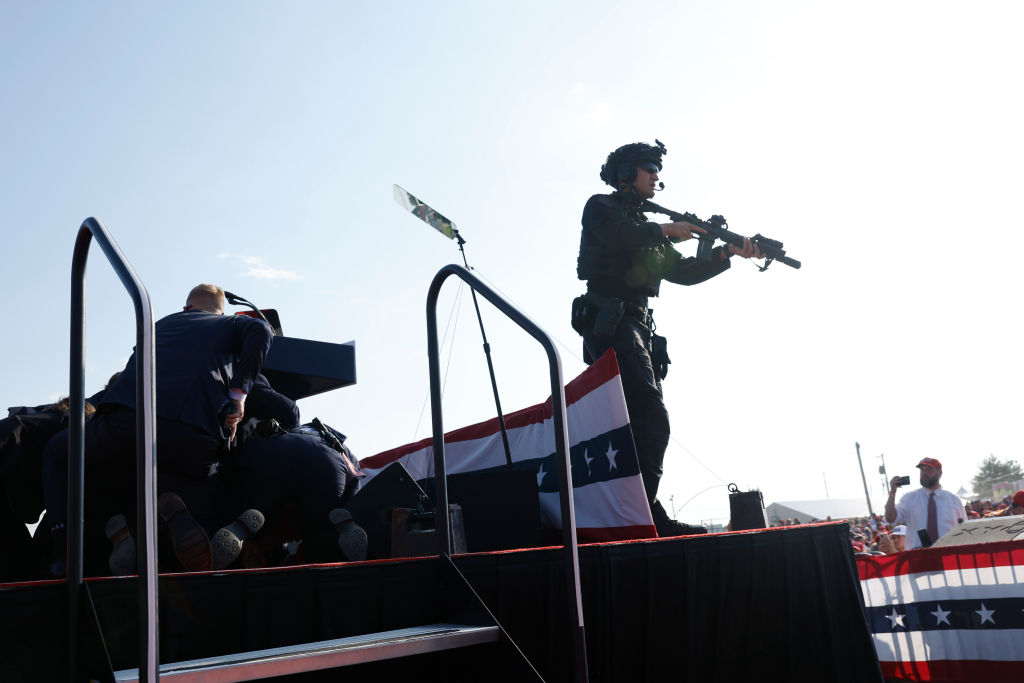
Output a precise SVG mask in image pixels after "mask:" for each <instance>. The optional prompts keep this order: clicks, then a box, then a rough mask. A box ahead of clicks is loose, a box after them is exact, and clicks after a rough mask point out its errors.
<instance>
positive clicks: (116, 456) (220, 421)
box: [44, 310, 273, 524]
mask: <svg viewBox="0 0 1024 683" xmlns="http://www.w3.org/2000/svg"><path fill="white" fill-rule="evenodd" d="M272 338H273V337H272V333H271V331H270V327H269V326H268V325H267V324H266V323H264V322H263V321H261V320H257V319H255V318H250V317H248V316H236V315H230V316H228V315H217V314H214V313H206V312H204V311H198V310H192V311H183V312H181V313H174V314H172V315H169V316H167V317H165V318H162V319H160V320H159V321H157V323H156V340H155V341H156V413H157V430H156V431H157V460H158V463H157V464H158V467H159V469H160V480H159V484H160V489H161V490H172V491H175V492H177V493H179V494H180V495H181V496H182V498H184V499H185V502H186V503H187V504H188V505H189V508H190V509H192V508H195V509H192V512H193V515H195V516H196V517H197V518H198V517H206V516H207V515H206V514H205V512H206V509H207V508H211V509H212V507H213V503H214V501H213V500H212V498H213V497H214V496H215V495H216V494H215V490H214V487H213V486H210V485H207V484H205V483H203V480H206V479H207V478H209V477H212V476H213V475H214V474H215V473H216V472H217V467H218V464H219V458H220V455H221V452H222V450H223V448H222V447H223V446H224V444H225V443H226V440H227V437H228V430H227V429H226V428H225V427H224V418H225V417H226V415H227V413H228V410H230V407H231V399H230V397H229V395H228V390H229V389H232V388H236V389H241V390H242V391H245V392H248V391H249V390H250V389H251V388H252V386H253V383H254V381H255V378H256V375H257V374H258V373H259V371H260V369H261V368H262V366H263V360H264V359H265V358H266V355H267V352H268V351H269V349H270V343H271V340H272ZM135 364H136V358H135V354H132V357H131V359H130V360H129V361H128V364H127V365H126V366H125V369H124V371H123V372H122V373H121V376H120V377H119V378H118V379H117V380H116V381H115V382H114V383H113V384H112V385H111V386H110V388H109V389H108V391H107V393H106V394H105V395H104V397H103V401H102V403H101V404H100V408H99V411H98V413H97V415H96V416H95V417H94V418H93V419H92V420H89V421H88V422H87V423H86V426H85V464H86V479H87V481H89V482H90V483H89V484H88V487H89V489H90V490H95V488H96V487H99V486H102V487H104V488H107V489H111V488H117V489H121V490H123V491H124V492H128V493H130V492H131V491H134V485H132V484H131V482H133V481H134V479H133V478H131V477H132V474H133V472H134V465H135V372H136V370H135V367H136V365H135ZM44 485H45V487H46V491H45V494H46V495H45V497H46V504H47V510H48V512H49V517H50V521H51V523H53V524H56V523H61V522H64V521H65V520H66V517H67V432H66V431H65V432H62V433H60V434H58V435H57V436H55V437H54V438H53V439H51V441H50V442H49V443H48V444H47V446H46V454H45V456H44ZM131 497H132V498H133V497H134V496H131ZM124 502H127V501H124ZM132 507H133V506H132ZM125 511H126V512H127V510H125ZM211 514H212V510H211Z"/></svg>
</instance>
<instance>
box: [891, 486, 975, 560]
mask: <svg viewBox="0 0 1024 683" xmlns="http://www.w3.org/2000/svg"><path fill="white" fill-rule="evenodd" d="M931 495H932V491H931V489H926V488H924V487H923V486H922V487H921V488H919V489H914V490H913V491H908V492H907V493H905V494H903V497H902V498H900V502H899V503H897V504H896V521H895V522H893V524H906V525H907V545H906V548H907V550H913V549H914V548H920V547H921V539H920V538H919V537H918V535H917V530H918V529H925V530H927V529H928V499H929V498H931ZM935 513H936V517H935V519H936V521H937V522H938V526H939V537H940V538H941V537H942V536H945V535H946V534H948V533H949V532H950V531H952V530H953V528H954V527H956V525H957V524H960V523H961V522H963V521H964V519H965V518H966V517H967V513H966V512H964V504H963V502H962V501H961V500H960V498H959V496H957V495H956V494H955V493H952V492H950V491H947V490H946V489H944V488H942V486H939V487H938V488H936V489H935ZM937 540H939V539H938V538H933V539H932V542H933V543H934V542H935V541H937Z"/></svg>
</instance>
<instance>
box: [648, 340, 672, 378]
mask: <svg viewBox="0 0 1024 683" xmlns="http://www.w3.org/2000/svg"><path fill="white" fill-rule="evenodd" d="M671 362H672V361H670V360H669V358H668V339H665V337H662V336H661V335H659V334H654V333H653V332H651V365H652V366H653V367H654V375H655V376H656V377H657V378H658V379H659V380H663V379H665V378H666V377H668V366H669V364H670V363H671Z"/></svg>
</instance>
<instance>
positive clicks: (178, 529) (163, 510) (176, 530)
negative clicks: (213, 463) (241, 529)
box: [157, 493, 213, 572]
mask: <svg viewBox="0 0 1024 683" xmlns="http://www.w3.org/2000/svg"><path fill="white" fill-rule="evenodd" d="M157 513H158V514H159V515H160V520H161V521H162V522H163V523H164V527H165V528H166V529H167V532H168V534H170V537H171V545H172V546H173V548H174V556H175V557H176V558H178V562H179V563H180V564H181V566H182V567H184V568H185V570H186V571H190V572H205V571H210V570H211V569H212V568H213V552H212V550H211V548H210V537H209V536H207V535H206V531H205V530H204V529H203V527H202V526H200V524H199V522H197V521H196V520H195V518H194V517H192V515H191V514H189V511H188V508H186V507H185V503H184V501H182V500H181V498H179V497H178V496H177V495H176V494H174V493H165V494H163V495H161V496H160V499H159V500H158V501H157Z"/></svg>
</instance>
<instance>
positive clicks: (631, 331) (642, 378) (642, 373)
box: [583, 314, 669, 504]
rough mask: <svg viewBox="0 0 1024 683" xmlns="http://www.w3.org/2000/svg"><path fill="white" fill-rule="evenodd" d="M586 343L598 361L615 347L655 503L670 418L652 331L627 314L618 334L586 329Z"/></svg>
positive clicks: (649, 492)
mask: <svg viewBox="0 0 1024 683" xmlns="http://www.w3.org/2000/svg"><path fill="white" fill-rule="evenodd" d="M583 344H584V346H585V347H586V349H587V352H588V353H589V354H590V356H591V358H593V359H595V360H596V359H598V358H600V357H601V356H602V355H603V354H604V352H605V351H607V350H608V349H609V348H613V349H615V355H616V357H617V359H618V361H619V373H620V375H621V377H622V390H623V393H624V394H625V395H626V409H627V410H628V411H629V424H630V427H631V428H632V430H633V441H634V442H635V443H636V454H637V459H638V460H639V461H640V476H641V478H642V479H643V482H644V488H645V489H646V490H647V500H648V502H650V503H652V504H653V503H654V500H655V499H656V498H657V493H658V483H659V481H660V480H661V473H662V464H663V463H664V461H665V449H666V448H668V438H669V421H668V411H667V410H666V409H665V398H664V395H663V394H662V391H661V382H660V381H659V380H658V377H657V375H655V372H654V367H653V366H652V364H651V330H650V328H649V327H647V325H645V324H644V323H643V322H641V321H640V320H637V319H636V318H634V317H633V316H631V315H629V314H626V315H624V316H622V320H621V321H620V322H619V325H618V327H617V328H615V335H614V336H612V337H608V336H602V335H597V334H594V331H593V329H589V330H584V332H583Z"/></svg>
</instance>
